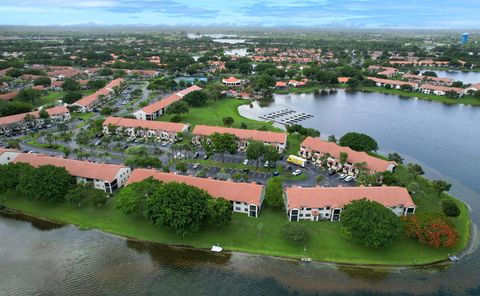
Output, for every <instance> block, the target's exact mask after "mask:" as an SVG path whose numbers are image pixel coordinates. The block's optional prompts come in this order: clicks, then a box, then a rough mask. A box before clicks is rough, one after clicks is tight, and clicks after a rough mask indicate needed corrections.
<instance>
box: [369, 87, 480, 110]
mask: <svg viewBox="0 0 480 296" xmlns="http://www.w3.org/2000/svg"><path fill="white" fill-rule="evenodd" d="M360 90H364V91H369V92H379V93H384V94H392V95H399V96H403V97H412V98H419V99H422V100H428V101H436V102H441V103H445V104H465V105H473V106H480V99H479V98H475V97H472V96H463V97H461V98H458V99H450V98H447V97H446V96H437V95H433V94H424V93H421V92H408V91H403V90H399V89H386V88H384V87H377V86H369V87H365V86H364V87H360Z"/></svg>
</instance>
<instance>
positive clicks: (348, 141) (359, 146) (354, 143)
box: [338, 132, 378, 152]
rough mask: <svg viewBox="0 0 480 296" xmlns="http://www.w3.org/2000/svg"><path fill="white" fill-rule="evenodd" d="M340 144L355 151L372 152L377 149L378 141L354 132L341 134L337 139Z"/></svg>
mask: <svg viewBox="0 0 480 296" xmlns="http://www.w3.org/2000/svg"><path fill="white" fill-rule="evenodd" d="M338 144H339V145H340V146H344V147H350V148H351V149H353V150H355V151H365V152H372V151H377V150H378V143H377V141H375V140H374V139H373V138H372V137H370V136H368V135H365V134H362V133H356V132H349V133H346V134H345V135H343V137H341V138H340V140H339V141H338Z"/></svg>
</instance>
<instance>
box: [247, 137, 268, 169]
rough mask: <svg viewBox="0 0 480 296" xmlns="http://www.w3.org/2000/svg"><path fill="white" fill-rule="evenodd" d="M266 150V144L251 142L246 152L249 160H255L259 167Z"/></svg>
mask: <svg viewBox="0 0 480 296" xmlns="http://www.w3.org/2000/svg"><path fill="white" fill-rule="evenodd" d="M264 149H265V144H263V143H262V142H260V141H250V142H249V143H248V146H247V150H246V151H245V153H246V155H247V158H248V159H250V160H255V162H256V165H257V166H258V161H259V160H260V158H261V157H262V155H263V151H264Z"/></svg>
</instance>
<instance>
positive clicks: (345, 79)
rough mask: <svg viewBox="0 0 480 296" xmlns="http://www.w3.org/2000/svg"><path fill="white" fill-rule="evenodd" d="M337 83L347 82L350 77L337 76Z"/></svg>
mask: <svg viewBox="0 0 480 296" xmlns="http://www.w3.org/2000/svg"><path fill="white" fill-rule="evenodd" d="M337 79H338V82H339V83H347V82H348V81H349V80H350V77H338V78H337Z"/></svg>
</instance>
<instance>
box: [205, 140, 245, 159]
mask: <svg viewBox="0 0 480 296" xmlns="http://www.w3.org/2000/svg"><path fill="white" fill-rule="evenodd" d="M209 139H210V143H211V145H212V148H213V151H214V152H215V153H218V154H220V156H221V158H222V162H223V159H224V154H225V153H230V154H235V153H236V152H237V149H238V138H237V137H236V136H235V135H232V134H227V133H225V134H219V133H213V134H212V135H210V136H209Z"/></svg>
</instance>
